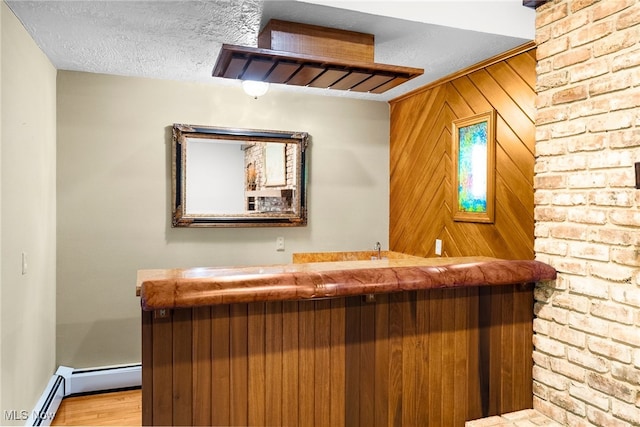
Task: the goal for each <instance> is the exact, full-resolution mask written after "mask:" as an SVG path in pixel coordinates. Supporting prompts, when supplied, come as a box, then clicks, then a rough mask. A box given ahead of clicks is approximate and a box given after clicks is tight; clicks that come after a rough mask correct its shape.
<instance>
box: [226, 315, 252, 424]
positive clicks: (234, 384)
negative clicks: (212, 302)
mask: <svg viewBox="0 0 640 427" xmlns="http://www.w3.org/2000/svg"><path fill="white" fill-rule="evenodd" d="M230 312H231V313H230V316H231V321H230V325H229V335H230V337H231V339H230V343H231V345H230V350H231V355H230V360H231V379H230V380H231V381H230V386H231V387H230V388H231V392H230V393H229V394H230V396H231V407H230V411H229V412H230V424H231V425H236V426H238V425H248V422H249V419H248V415H249V411H248V408H249V399H248V395H249V392H248V382H249V360H248V352H249V348H248V339H247V338H248V337H247V335H248V325H249V316H248V307H247V304H232V305H231V306H230Z"/></svg>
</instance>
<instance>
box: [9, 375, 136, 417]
mask: <svg viewBox="0 0 640 427" xmlns="http://www.w3.org/2000/svg"><path fill="white" fill-rule="evenodd" d="M140 386H142V365H141V364H139V363H138V364H134V365H119V366H103V367H99V368H90V369H73V368H69V367H67V366H60V367H59V368H58V370H57V371H56V373H55V374H54V375H53V377H51V380H49V383H48V384H47V387H46V388H45V390H44V392H43V393H42V396H41V397H40V400H38V403H36V407H35V408H34V409H33V411H32V412H31V414H30V416H29V418H28V419H27V422H26V424H25V425H27V426H50V425H51V422H52V421H53V418H54V416H55V413H56V411H57V410H58V408H59V407H60V403H61V402H62V399H63V398H64V397H65V396H69V395H72V394H83V393H94V392H99V391H107V390H117V389H124V388H132V387H140ZM22 419H24V418H22Z"/></svg>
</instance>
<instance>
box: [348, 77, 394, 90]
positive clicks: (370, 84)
mask: <svg viewBox="0 0 640 427" xmlns="http://www.w3.org/2000/svg"><path fill="white" fill-rule="evenodd" d="M391 79H393V77H392V76H383V75H378V76H371V77H370V78H368V79H367V80H365V81H363V82H362V83H360V84H359V85H357V86H355V87H353V88H351V90H353V91H356V92H369V91H370V90H373V89H375V88H377V87H378V86H381V85H383V84H385V83H387V82H388V81H390V80H391Z"/></svg>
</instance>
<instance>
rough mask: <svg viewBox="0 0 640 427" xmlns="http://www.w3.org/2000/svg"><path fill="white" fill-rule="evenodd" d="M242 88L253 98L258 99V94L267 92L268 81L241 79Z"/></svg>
mask: <svg viewBox="0 0 640 427" xmlns="http://www.w3.org/2000/svg"><path fill="white" fill-rule="evenodd" d="M242 89H243V90H244V93H246V94H247V95H249V96H253V99H258V97H259V96H262V95H264V94H265V93H267V91H268V90H269V83H268V82H259V81H256V80H243V81H242Z"/></svg>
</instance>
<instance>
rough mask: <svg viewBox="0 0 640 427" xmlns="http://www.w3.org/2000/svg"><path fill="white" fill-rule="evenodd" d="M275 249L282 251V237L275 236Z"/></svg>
mask: <svg viewBox="0 0 640 427" xmlns="http://www.w3.org/2000/svg"><path fill="white" fill-rule="evenodd" d="M276 251H278V252H282V251H284V237H277V238H276Z"/></svg>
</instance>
